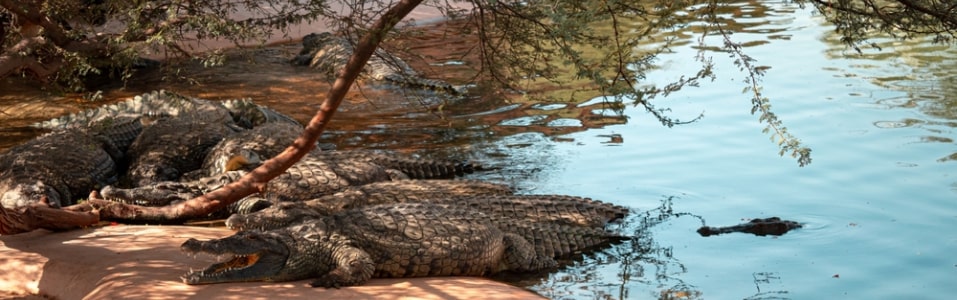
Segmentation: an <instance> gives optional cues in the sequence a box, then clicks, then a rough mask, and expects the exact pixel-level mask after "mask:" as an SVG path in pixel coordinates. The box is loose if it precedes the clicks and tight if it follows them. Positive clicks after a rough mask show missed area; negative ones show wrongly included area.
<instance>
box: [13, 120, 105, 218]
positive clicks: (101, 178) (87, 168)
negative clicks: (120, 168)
mask: <svg viewBox="0 0 957 300" xmlns="http://www.w3.org/2000/svg"><path fill="white" fill-rule="evenodd" d="M107 139H108V138H107V137H104V136H102V135H99V134H98V133H97V132H95V131H93V130H91V129H82V128H70V129H61V130H56V131H53V132H51V133H48V134H45V135H42V136H39V137H37V138H35V139H33V140H30V141H27V142H26V143H24V144H21V145H17V146H15V147H13V148H10V149H9V150H7V151H6V152H5V153H3V154H2V155H0V192H2V193H3V194H2V195H0V204H2V205H3V207H5V208H7V209H14V208H17V207H21V206H26V205H31V204H34V203H38V202H41V200H43V201H44V202H46V204H48V205H50V206H52V207H61V206H67V205H72V204H74V201H75V200H77V199H78V198H80V197H84V196H86V195H87V194H89V193H90V191H92V190H94V189H97V188H99V187H101V186H104V185H107V184H112V183H114V182H115V181H116V176H117V170H116V163H115V161H114V160H113V157H112V156H111V155H110V153H109V152H107V151H106V150H105V149H104V143H108V141H107Z"/></svg>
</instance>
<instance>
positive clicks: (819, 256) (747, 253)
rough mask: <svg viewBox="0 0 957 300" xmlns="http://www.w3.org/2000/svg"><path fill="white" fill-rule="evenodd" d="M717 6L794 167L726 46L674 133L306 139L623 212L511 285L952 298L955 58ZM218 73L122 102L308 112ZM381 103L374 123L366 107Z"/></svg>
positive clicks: (335, 133)
mask: <svg viewBox="0 0 957 300" xmlns="http://www.w3.org/2000/svg"><path fill="white" fill-rule="evenodd" d="M728 2H732V4H730V5H731V6H732V7H733V8H735V9H734V10H733V14H732V12H729V13H728V14H726V15H725V17H727V18H732V17H733V22H734V24H736V25H737V26H734V27H729V28H737V29H736V30H737V31H738V32H737V33H736V34H734V35H733V38H734V39H735V40H736V41H738V42H741V43H744V44H746V45H749V46H748V47H746V48H745V52H746V53H747V54H748V55H751V56H752V57H753V58H755V59H757V63H756V64H757V65H760V66H767V67H770V69H768V72H767V75H766V76H765V77H763V78H762V82H761V84H762V86H763V93H764V96H766V97H769V98H770V99H771V103H772V105H773V108H772V109H773V111H774V112H775V113H776V114H778V116H779V118H780V119H781V120H782V121H784V124H785V126H787V128H788V130H789V132H791V133H792V134H794V135H795V136H797V137H798V138H800V139H801V140H802V141H803V143H805V145H806V146H809V147H811V148H812V149H813V152H812V158H813V162H812V163H811V164H810V165H808V166H806V167H803V168H802V167H798V164H797V162H796V160H795V159H793V158H791V157H789V156H785V157H780V156H778V154H777V153H778V148H777V146H776V144H775V143H772V142H771V141H770V140H769V139H770V136H769V135H767V134H764V133H762V129H763V128H764V124H761V123H759V122H758V120H757V119H758V118H757V116H753V115H751V114H750V113H749V112H750V110H751V103H750V97H749V95H748V94H743V93H741V90H742V89H743V88H744V87H745V85H744V83H743V80H744V79H745V74H744V73H741V72H738V71H737V70H738V69H737V68H736V67H735V66H734V65H733V64H732V61H731V60H730V59H729V58H728V55H727V53H723V52H714V51H711V52H706V54H707V55H708V56H711V57H712V58H713V59H714V62H715V64H716V68H715V70H716V75H717V79H716V80H715V81H713V82H709V81H705V82H703V83H702V84H701V86H700V87H697V88H686V89H684V90H682V91H680V92H678V93H675V94H673V95H671V96H669V97H667V98H659V99H656V101H657V102H656V105H657V106H658V107H659V108H663V107H668V108H671V109H672V111H671V112H670V113H669V114H670V115H671V116H672V117H676V118H680V119H682V120H688V119H692V118H694V117H696V116H698V115H699V114H702V113H703V114H704V117H703V118H702V119H701V120H699V121H697V122H694V123H692V124H688V125H682V126H676V127H673V128H667V127H664V126H661V125H660V123H659V122H658V121H657V120H656V119H655V118H654V117H653V116H651V115H650V114H648V113H647V112H645V111H644V110H643V109H642V108H640V107H631V106H628V107H627V108H626V109H625V111H624V117H625V118H626V119H625V118H622V117H621V116H618V115H616V114H615V113H613V112H608V111H596V112H595V114H597V115H602V116H606V117H608V119H607V120H605V121H609V122H610V123H613V124H615V123H624V124H620V125H607V126H604V127H600V128H595V126H594V125H593V122H592V121H591V120H587V121H586V120H578V119H575V118H573V117H569V116H575V115H578V114H579V111H580V110H581V108H579V107H576V106H575V105H568V104H558V103H539V104H537V105H530V104H528V103H525V104H514V105H500V106H497V109H496V108H491V109H488V110H487V113H478V114H474V113H470V114H467V115H463V116H452V117H450V118H448V119H441V120H437V118H435V117H434V115H433V114H431V113H421V112H419V113H411V114H401V113H400V114H390V112H389V111H388V110H389V109H385V108H383V107H384V106H383V105H382V104H381V103H380V104H378V105H377V106H374V107H373V108H372V109H369V110H360V109H356V110H355V112H349V111H348V110H347V111H346V112H343V113H341V114H339V115H337V117H336V119H334V120H333V122H332V123H331V124H330V129H329V133H328V134H327V135H326V136H325V138H326V140H325V141H326V142H336V143H340V146H344V148H347V147H350V145H351V146H364V147H373V148H376V147H377V148H399V149H404V150H403V151H405V152H419V153H421V154H423V155H436V156H440V155H452V156H455V155H459V156H466V157H470V158H474V159H477V160H479V161H480V162H482V163H484V164H487V165H489V166H493V167H499V168H501V169H498V170H496V171H494V172H485V173H481V174H477V175H476V176H477V177H480V178H487V179H492V180H500V181H505V182H508V183H511V184H513V185H515V186H516V187H517V188H518V189H519V190H520V191H521V192H523V193H548V194H570V195H579V196H587V197H592V198H596V199H600V200H604V201H608V202H613V203H616V204H620V205H626V206H629V207H632V208H634V209H635V210H636V212H635V214H634V216H633V217H631V218H630V219H629V220H628V222H627V223H626V224H625V225H624V226H623V227H624V228H622V229H620V230H622V231H623V232H625V233H638V234H640V236H639V241H640V242H639V243H638V244H629V243H626V244H622V245H618V246H614V247H612V248H610V249H608V250H606V251H603V252H601V253H599V254H597V255H593V256H589V257H587V258H585V259H584V260H582V261H580V262H578V263H576V264H575V265H573V266H571V267H569V268H567V269H565V270H562V271H559V272H557V273H554V274H550V275H548V276H546V277H544V278H532V279H530V280H527V281H523V282H522V283H521V284H523V285H526V286H529V287H530V288H531V289H532V290H535V291H537V292H538V293H540V294H542V295H545V296H548V297H552V298H570V299H593V298H599V299H606V298H608V299H617V298H630V299H649V298H652V299H653V298H661V299H782V298H785V299H834V298H845V299H952V298H954V297H955V295H957V285H955V284H957V254H955V253H957V234H955V233H954V232H952V231H951V230H953V229H957V172H955V170H957V143H955V142H954V140H955V139H957V133H955V128H957V96H954V95H957V71H955V70H957V49H955V48H954V47H953V46H950V45H933V44H931V43H928V42H926V41H910V42H898V41H894V40H891V39H876V40H875V42H877V43H878V44H879V45H880V46H881V47H882V50H881V51H877V50H876V49H869V48H865V49H864V54H858V53H857V52H855V51H854V50H852V49H849V48H847V47H845V46H844V45H843V44H841V43H840V42H839V37H837V36H836V35H835V34H834V33H833V28H832V27H831V26H829V25H827V24H826V23H825V22H824V21H823V20H822V19H821V18H820V17H818V16H815V15H814V14H813V12H812V11H811V10H810V9H802V8H800V7H797V6H795V5H792V4H788V3H786V1H785V2H771V1H728ZM669 34H672V35H675V36H679V37H681V38H680V39H679V40H678V41H677V42H676V44H675V45H674V46H673V47H672V50H673V52H672V53H668V54H665V55H662V56H660V57H659V60H658V61H657V65H658V66H659V69H657V70H655V71H653V72H651V73H649V74H648V77H647V80H645V82H643V84H655V85H659V86H660V85H664V84H667V83H669V82H671V81H674V80H675V79H677V78H679V76H681V75H685V74H692V73H695V72H697V71H698V68H699V67H700V64H699V63H697V62H695V61H694V59H693V58H694V56H695V54H696V51H697V49H698V45H697V37H698V36H699V34H700V31H699V30H698V29H696V28H695V26H689V27H688V28H686V29H682V30H681V31H679V32H678V33H669ZM706 42H707V44H708V46H710V47H711V49H714V48H715V47H720V46H721V41H720V39H718V38H717V37H714V36H712V37H708V38H707V39H706ZM652 46H654V45H649V47H652ZM283 68H285V69H283ZM260 69H268V70H272V73H268V74H267V75H265V76H267V77H268V78H272V79H277V78H278V79H282V78H285V77H280V76H282V75H283V74H286V73H290V71H289V70H288V69H290V68H289V67H288V66H285V67H275V66H272V67H268V68H265V67H264V68H260ZM277 74H278V75H277ZM290 74H292V75H295V76H300V77H303V76H308V74H307V73H305V72H298V73H296V72H292V73H290ZM304 74H306V75H304ZM252 76H253V77H251V78H258V79H263V75H259V76H260V77H255V76H256V75H252ZM223 77H224V78H226V77H228V76H223ZM274 77H275V78H274ZM223 80H224V82H220V83H209V84H207V85H205V86H195V87H194V86H179V87H176V86H171V85H168V84H167V83H152V82H149V83H148V84H146V85H147V86H146V87H141V88H140V89H136V88H133V87H128V88H127V90H126V91H124V93H127V94H136V93H142V92H148V91H149V90H152V89H158V88H167V89H173V90H176V91H179V92H183V93H186V94H190V95H194V96H203V95H201V94H202V93H211V92H214V91H227V92H229V93H230V94H229V95H219V96H217V97H220V98H236V97H246V96H250V97H254V98H255V100H256V101H259V102H260V103H265V104H269V105H270V106H274V107H276V108H277V109H280V110H281V111H284V112H287V113H293V114H296V116H300V114H304V116H305V117H308V115H309V112H308V110H303V109H301V107H302V106H303V104H314V103H313V102H314V100H315V99H314V98H315V97H314V95H315V94H317V93H318V92H316V90H317V88H314V87H313V86H312V85H310V82H311V80H310V79H308V78H307V79H304V80H298V81H282V80H274V81H266V82H265V83H261V85H275V86H276V87H277V89H266V88H257V86H249V85H247V84H250V83H251V82H250V81H254V80H256V79H248V78H246V77H241V78H238V79H236V78H234V79H232V81H230V80H228V79H223ZM237 82H238V83H237ZM290 82H292V83H290ZM210 86H217V87H219V88H217V89H211V88H210ZM283 87H285V88H288V89H285V90H283V89H281V88H283ZM287 90H288V91H287ZM279 91H281V92H289V91H302V95H301V96H298V97H297V96H291V95H289V94H282V93H280V92H279ZM269 93H274V94H269ZM599 100H601V99H578V101H579V102H583V103H596V102H600V101H599ZM67 102H69V101H61V103H67ZM64 105H65V104H64ZM600 107H601V105H591V106H588V107H587V108H586V109H596V110H598V109H599V108H600ZM16 109H19V110H23V109H20V108H19V107H16ZM380 110H381V111H385V112H381V113H382V115H377V114H375V113H377V112H375V111H380ZM9 111H13V110H9ZM28 115H31V116H32V117H35V118H39V119H43V118H47V117H46V116H44V117H41V116H33V114H32V113H31V114H28ZM489 120H493V121H489ZM622 120H627V121H626V122H622ZM30 121H31V122H32V121H37V120H30ZM5 122H7V121H5ZM21 123H22V124H21ZM28 123H29V122H27V121H22V122H20V123H17V124H20V125H17V126H21V127H16V128H14V129H15V130H22V129H23V128H22V125H23V124H28ZM10 124H12V123H10ZM450 124H451V125H452V126H449V125H450ZM8 126H10V125H9V124H7V123H4V124H3V127H4V130H9V128H6V127H8ZM463 128H464V129H463ZM543 132H544V133H543ZM566 132H574V133H567V134H563V133H566ZM378 135H387V136H385V137H380V136H378ZM16 137H17V140H16V141H15V142H19V141H20V140H22V138H23V137H20V136H19V135H18V136H16ZM337 137H339V139H338V140H335V138H337ZM4 139H11V138H10V137H8V136H7V135H6V131H4V132H0V140H3V141H0V142H7V141H5V140H4ZM10 143H13V142H10ZM7 144H9V143H7ZM7 144H3V145H7ZM342 144H348V145H342ZM662 207H664V208H670V209H671V210H670V212H667V211H663V210H662ZM771 216H778V217H781V218H784V219H789V220H794V221H798V222H801V223H803V224H804V228H801V229H798V230H795V231H792V232H789V233H787V234H785V235H783V236H780V237H758V236H753V235H746V234H727V235H720V236H712V237H707V238H705V237H701V236H700V235H698V234H697V233H696V232H695V230H696V229H698V228H699V227H700V226H702V222H706V224H707V225H710V226H727V225H734V224H738V223H742V222H746V221H747V220H750V219H752V218H765V217H771ZM655 217H661V218H660V219H656V218H655ZM645 226H647V227H645Z"/></svg>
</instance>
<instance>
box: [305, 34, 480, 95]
mask: <svg viewBox="0 0 957 300" xmlns="http://www.w3.org/2000/svg"><path fill="white" fill-rule="evenodd" d="M302 47H303V48H302V51H300V52H299V55H298V56H296V57H295V58H293V60H292V62H293V63H294V64H296V65H301V66H309V67H312V68H315V69H318V70H320V71H322V72H323V73H325V74H326V75H327V76H328V77H329V78H335V77H336V76H337V75H338V74H339V70H340V69H342V68H343V67H344V66H345V65H346V62H348V61H349V57H350V56H351V55H352V52H353V51H354V50H353V49H355V45H354V43H353V42H351V41H349V40H348V39H346V38H344V37H339V36H335V35H333V34H332V33H329V32H322V33H311V34H309V35H306V36H305V37H303V38H302ZM364 70H365V71H364V73H365V75H366V76H368V77H369V78H372V79H373V80H383V81H387V82H390V83H393V84H397V85H400V86H408V87H414V88H422V89H429V90H435V91H438V92H443V93H447V94H450V95H458V94H461V90H460V89H459V88H457V87H455V86H452V85H451V84H449V83H447V82H444V81H441V80H435V79H427V78H422V77H420V76H419V75H418V74H416V72H415V70H413V69H412V67H410V66H409V65H408V64H406V63H405V62H404V61H402V59H400V58H398V57H395V56H393V55H391V54H389V53H388V52H386V51H385V50H382V49H376V51H375V54H374V55H373V56H372V57H371V58H369V62H368V63H366V67H365V69H364Z"/></svg>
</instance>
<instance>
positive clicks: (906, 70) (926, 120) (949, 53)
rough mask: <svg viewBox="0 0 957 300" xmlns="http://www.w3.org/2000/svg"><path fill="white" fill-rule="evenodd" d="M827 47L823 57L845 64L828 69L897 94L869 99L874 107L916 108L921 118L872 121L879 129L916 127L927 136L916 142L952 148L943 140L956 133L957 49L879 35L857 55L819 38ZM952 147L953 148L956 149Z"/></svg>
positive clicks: (835, 39) (837, 41)
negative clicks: (940, 144)
mask: <svg viewBox="0 0 957 300" xmlns="http://www.w3.org/2000/svg"><path fill="white" fill-rule="evenodd" d="M822 40H823V41H824V42H826V43H827V44H828V45H829V48H828V49H827V51H826V52H825V54H826V55H827V56H828V57H829V58H831V59H840V60H842V61H845V62H847V63H846V66H843V67H840V68H838V67H835V68H831V69H829V70H830V71H832V72H835V73H839V74H845V75H844V76H855V77H861V78H864V79H866V80H868V81H869V82H870V83H872V84H873V85H875V86H878V87H880V88H882V89H884V90H888V91H899V92H901V93H900V94H890V95H887V96H883V95H874V96H873V98H874V100H875V102H874V104H875V105H877V106H878V107H882V108H887V109H908V110H910V109H917V110H918V111H920V112H921V113H922V114H923V115H924V116H922V118H920V119H914V118H904V119H900V120H884V121H877V122H874V126H876V127H878V128H902V127H920V128H923V129H925V130H927V132H928V134H929V135H927V136H923V137H919V138H918V139H917V140H918V141H921V142H933V143H950V144H954V143H953V139H951V138H950V137H948V136H947V135H950V134H951V133H952V132H953V130H954V128H957V121H955V120H957V98H955V97H953V95H957V73H955V71H954V70H957V48H955V47H953V45H952V44H937V43H934V42H933V39H932V38H916V39H911V40H904V41H901V40H897V39H894V38H891V37H889V36H878V37H875V38H873V39H872V40H871V42H872V45H873V46H872V47H870V48H862V49H861V52H857V51H854V50H851V49H849V48H848V47H847V46H846V45H845V44H844V43H842V42H841V37H840V35H838V34H836V33H833V32H831V33H829V34H826V35H824V36H823V37H822ZM955 145H957V144H955ZM955 158H957V152H954V153H952V154H949V155H944V156H943V157H941V158H940V159H939V161H941V162H944V161H951V160H954V159H955Z"/></svg>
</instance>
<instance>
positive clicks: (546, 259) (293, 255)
mask: <svg viewBox="0 0 957 300" xmlns="http://www.w3.org/2000/svg"><path fill="white" fill-rule="evenodd" d="M620 239H622V237H621V236H618V235H615V234H612V233H609V232H606V231H604V230H602V229H596V228H582V227H570V226H563V225H559V224H554V223H547V224H538V223H531V222H525V221H521V220H515V219H508V218H498V217H495V216H492V215H486V214H483V213H481V212H477V211H475V210H472V209H469V208H464V207H462V206H456V205H451V206H450V205H441V204H431V203H404V204H395V205H379V206H371V207H365V208H361V209H353V210H346V211H343V212H340V213H338V214H335V215H331V216H326V217H321V218H316V219H311V220H309V221H307V222H304V223H301V224H298V225H296V226H291V227H283V228H279V229H275V230H270V231H262V230H249V231H241V232H239V233H237V234H236V235H233V236H230V237H226V238H222V239H216V240H210V241H198V240H195V239H190V240H188V241H186V242H185V243H183V245H182V247H181V249H182V250H183V251H184V252H186V253H187V254H191V255H195V254H198V253H205V254H212V255H217V256H220V257H228V258H229V259H228V260H227V261H225V262H222V263H215V264H213V265H211V266H209V267H208V268H206V269H204V270H199V271H190V272H188V273H186V274H185V275H184V277H183V280H184V281H185V282H186V283H188V284H208V283H218V282H236V281H291V280H299V279H306V278H316V279H315V280H314V281H313V282H312V285H313V286H318V287H340V286H353V285H361V284H363V283H365V282H366V281H368V280H369V279H370V278H372V277H421V276H484V275H490V274H494V273H498V272H502V271H534V270H542V269H548V268H552V267H555V266H557V263H556V261H555V258H556V257H561V256H565V255H570V254H573V253H574V252H577V251H581V250H584V249H588V248H592V247H596V246H601V245H604V244H607V243H610V242H613V241H617V240H620ZM535 244H539V245H545V244H547V245H563V247H558V248H556V249H554V251H552V253H553V255H552V256H549V255H547V254H544V253H543V252H538V251H537V250H536V248H541V247H536V245H535Z"/></svg>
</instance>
